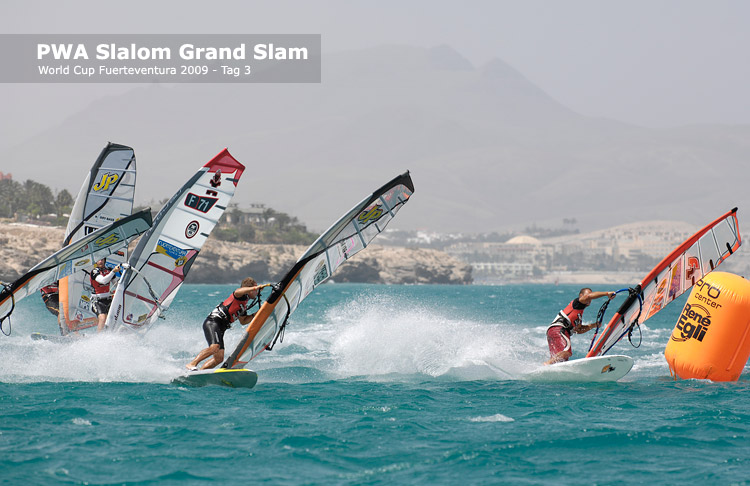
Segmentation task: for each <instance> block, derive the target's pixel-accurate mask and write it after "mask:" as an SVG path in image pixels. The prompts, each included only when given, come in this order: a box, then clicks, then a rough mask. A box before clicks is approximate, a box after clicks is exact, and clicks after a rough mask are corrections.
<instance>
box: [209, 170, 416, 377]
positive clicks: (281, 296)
mask: <svg viewBox="0 0 750 486" xmlns="http://www.w3.org/2000/svg"><path fill="white" fill-rule="evenodd" d="M413 193H414V185H413V183H412V180H411V176H410V175H409V172H408V171H407V172H405V173H404V174H402V175H400V176H398V177H396V178H395V179H393V180H392V181H390V182H388V183H387V184H385V185H384V186H383V187H381V188H379V189H378V190H376V191H375V192H373V193H372V195H370V196H367V197H366V198H365V199H363V200H362V202H360V203H359V204H357V205H356V206H354V207H353V208H352V209H351V210H350V211H349V212H347V213H346V214H345V215H344V216H342V217H341V219H339V220H338V221H336V222H335V223H334V224H333V225H332V226H331V227H330V228H329V229H328V230H327V231H326V232H325V233H323V234H322V235H321V236H320V237H319V238H318V239H317V240H316V241H315V242H314V243H313V244H312V245H311V246H310V248H308V249H307V251H305V253H304V254H303V255H302V256H301V257H300V259H299V260H297V263H296V264H295V265H294V266H293V267H292V269H291V270H289V272H288V273H287V274H286V275H285V276H284V278H283V279H282V280H281V281H280V282H279V283H277V284H276V285H275V286H274V290H273V291H272V292H271V294H270V295H269V297H268V300H266V301H265V302H264V303H263V304H262V305H261V307H260V309H259V310H258V312H257V313H256V314H255V317H253V320H252V321H251V322H250V324H249V325H248V326H247V328H246V331H245V334H243V336H242V339H241V340H240V343H239V344H238V345H237V347H236V348H235V350H234V351H233V352H232V354H231V355H230V356H229V358H227V360H226V361H225V362H224V364H223V365H222V367H223V368H242V367H244V365H245V364H246V363H247V362H248V361H249V360H251V359H253V358H254V357H255V356H257V355H258V354H259V353H260V352H261V351H263V350H265V349H272V348H273V346H274V345H275V343H276V340H277V339H279V338H280V337H282V336H283V332H284V329H285V327H286V324H287V322H288V319H289V316H290V315H291V314H292V313H293V312H294V311H295V310H296V309H297V307H298V306H299V304H300V302H302V300H303V299H304V298H305V297H307V296H308V295H309V294H310V292H312V291H313V290H315V288H316V287H317V286H318V285H320V284H322V283H323V282H325V281H326V280H328V279H329V278H330V277H331V275H332V274H333V272H334V271H336V269H337V268H338V267H339V266H340V265H341V264H343V263H344V262H345V261H347V260H348V259H349V258H351V257H352V256H354V255H355V254H357V253H358V252H359V251H360V250H363V249H364V248H365V247H366V246H367V245H368V244H369V243H370V241H372V239H373V238H375V237H376V236H377V235H378V234H380V233H381V232H383V230H385V227H386V226H387V225H388V223H389V222H390V221H391V220H392V219H393V218H394V217H395V216H396V213H397V212H398V211H399V210H400V209H401V207H402V206H403V205H404V204H406V203H407V202H408V201H409V198H410V197H411V195H412V194H413Z"/></svg>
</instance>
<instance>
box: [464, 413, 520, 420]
mask: <svg viewBox="0 0 750 486" xmlns="http://www.w3.org/2000/svg"><path fill="white" fill-rule="evenodd" d="M469 421H470V422H515V419H512V418H510V417H506V416H505V415H503V414H501V413H496V414H495V415H490V416H487V417H472V418H470V419H469Z"/></svg>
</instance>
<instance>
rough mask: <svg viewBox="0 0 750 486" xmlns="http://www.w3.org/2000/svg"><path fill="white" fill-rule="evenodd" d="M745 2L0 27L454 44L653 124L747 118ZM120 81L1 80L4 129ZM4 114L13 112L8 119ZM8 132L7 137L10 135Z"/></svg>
mask: <svg viewBox="0 0 750 486" xmlns="http://www.w3.org/2000/svg"><path fill="white" fill-rule="evenodd" d="M748 19H750V3H749V2H744V1H731V0H719V1H711V2H707V1H695V0H688V1H684V0H667V1H658V2H654V1H643V0H635V1H628V2H601V1H593V0H571V1H565V2H559V1H549V0H548V1H540V0H532V1H523V2H518V1H425V0H418V1H409V2H403V1H388V0H387V1H378V2H374V1H369V2H365V1H344V0H333V1H317V2H309V1H284V0H281V1H254V2H253V1H250V2H249V1H216V2H211V3H207V2H205V1H194V0H188V1H162V2H153V1H139V0H135V1H129V2H127V3H121V2H101V1H68V2H57V1H40V0H31V1H28V0H21V1H19V0H11V1H8V0H5V1H3V2H2V3H1V4H0V32H3V33H8V34H12V33H104V32H112V33H316V34H317V33H320V34H321V35H322V39H323V47H324V52H336V51H341V50H354V49H361V48H366V47H373V46H378V45H383V44H403V45H413V46H419V47H433V46H437V45H441V44H447V45H450V46H452V47H453V48H454V49H456V50H457V51H458V52H460V53H461V54H462V55H463V56H464V57H466V58H467V59H469V60H470V61H471V62H472V63H474V64H475V65H482V64H483V63H486V62H488V61H489V60H490V59H492V58H495V57H497V58H500V59H502V60H504V61H505V62H507V63H508V64H510V65H511V66H513V67H514V68H516V69H517V70H518V71H520V72H521V73H523V74H524V75H525V76H526V77H527V78H528V79H529V80H530V81H531V82H533V83H534V84H536V85H537V86H539V87H540V88H542V89H543V90H544V91H546V92H547V93H548V94H549V95H550V96H552V97H553V98H554V99H556V100H557V101H559V102H560V103H562V104H563V105H565V106H567V107H569V108H571V109H572V110H574V111H576V112H578V113H580V114H583V115H586V116H593V117H605V118H611V119H615V120H619V121H623V122H626V123H631V124H635V125H640V126H645V127H652V128H662V127H673V126H679V125H685V124H696V123H711V124H714V123H718V124H748V123H750V96H748V94H747V86H749V85H750V63H748V62H747V52H748V51H749V49H748V48H750V29H748V28H747V24H748ZM131 88H132V86H129V85H77V86H48V85H30V86H29V85H4V86H0V90H2V91H0V92H2V93H3V94H4V96H3V99H4V100H7V101H5V103H7V106H6V107H5V111H6V114H7V118H6V120H4V123H3V125H2V127H3V128H5V129H6V130H4V132H5V133H6V135H5V136H4V137H3V138H4V139H5V140H2V142H3V145H5V146H8V145H12V144H13V140H12V138H13V137H14V136H19V137H21V136H24V135H25V134H26V133H28V132H30V131H34V127H35V125H38V124H39V121H38V120H39V118H40V117H41V118H42V119H44V120H45V121H47V122H49V121H57V120H62V119H63V118H64V117H65V116H67V114H69V113H71V112H74V111H76V110H77V109H79V108H80V107H81V105H83V104H85V103H90V102H91V101H93V100H95V99H96V98H98V97H101V96H107V95H109V94H113V93H119V92H122V91H123V90H126V89H131ZM8 118H11V119H12V120H13V122H12V123H10V122H8ZM8 137H10V139H8Z"/></svg>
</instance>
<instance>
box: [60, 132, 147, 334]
mask: <svg viewBox="0 0 750 486" xmlns="http://www.w3.org/2000/svg"><path fill="white" fill-rule="evenodd" d="M135 176H136V164H135V152H134V151H133V149H132V148H130V147H127V146H125V145H118V144H116V143H108V144H107V146H106V147H104V149H103V150H102V152H101V153H100V154H99V157H98V158H97V159H96V162H94V165H93V167H91V170H90V171H89V173H88V174H86V178H85V179H84V181H83V185H82V186H81V190H80V191H79V192H78V196H77V197H76V201H75V204H74V205H73V209H72V210H71V212H70V219H69V220H68V228H67V230H66V233H65V240H64V241H63V246H65V245H68V244H70V243H73V242H75V241H78V240H80V239H81V238H83V237H84V236H86V235H88V234H91V233H92V232H94V231H96V230H98V229H99V228H103V227H105V226H107V225H110V224H112V223H113V222H115V221H117V220H118V219H121V218H125V217H127V216H130V214H131V213H132V212H133V198H134V196H135ZM127 256H128V248H127V246H124V247H122V248H121V249H120V250H119V251H117V252H115V253H113V254H112V255H111V256H110V257H109V258H108V259H107V266H109V267H115V266H117V265H119V264H120V263H123V262H126V261H127ZM58 288H59V291H58V292H59V297H58V298H59V313H58V324H59V325H60V333H61V334H62V335H63V336H64V335H66V334H68V333H69V332H71V331H79V330H81V329H85V328H88V327H93V326H96V315H95V314H94V312H93V311H92V310H91V302H90V295H91V292H92V289H91V285H90V281H89V276H88V274H87V273H86V272H76V273H74V274H72V275H69V276H67V277H64V278H62V279H60V282H59V284H58Z"/></svg>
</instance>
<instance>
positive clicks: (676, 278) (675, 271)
mask: <svg viewBox="0 0 750 486" xmlns="http://www.w3.org/2000/svg"><path fill="white" fill-rule="evenodd" d="M741 244H742V241H741V238H740V231H739V223H738V221H737V208H734V209H732V210H731V211H729V212H728V213H726V214H724V215H723V216H721V217H719V218H718V219H716V220H715V221H713V222H712V223H710V224H708V225H706V226H705V227H704V228H702V229H701V230H700V231H698V232H697V233H696V234H694V235H693V236H691V237H690V238H688V239H687V240H685V242H683V243H682V244H681V245H680V246H678V247H677V248H675V249H674V250H673V251H672V253H670V254H669V255H667V257H666V258H664V259H663V260H662V261H661V262H660V263H659V264H658V265H656V267H654V269H653V270H651V272H649V274H648V275H646V277H645V278H644V279H643V280H642V281H641V283H640V284H638V285H637V286H635V287H634V288H633V289H630V292H629V295H628V297H627V299H625V302H623V304H622V305H621V306H620V308H619V310H618V311H617V313H615V315H614V316H613V317H612V319H611V320H610V321H609V324H607V326H606V327H605V328H604V329H603V330H602V331H601V334H600V335H599V336H598V339H596V340H595V341H594V343H593V344H592V346H591V349H590V350H589V352H588V354H587V355H586V357H589V358H590V357H593V356H601V355H603V354H605V353H606V352H607V351H609V350H610V349H611V348H612V346H614V345H615V344H616V343H617V342H618V341H619V340H620V339H622V338H623V337H625V335H627V334H629V333H630V332H631V331H632V330H633V328H634V327H635V326H636V325H637V324H640V323H643V322H645V321H646V320H647V319H649V318H651V317H653V315H654V314H656V313H657V312H659V311H660V310H662V309H663V308H664V307H665V306H666V305H667V304H669V303H670V302H672V301H673V300H675V299H676V298H677V297H679V296H680V295H682V294H683V293H685V292H686V291H687V290H689V289H690V287H692V286H693V285H694V284H695V283H696V282H698V281H699V280H700V279H701V278H702V277H703V276H704V275H706V274H708V273H709V272H711V271H712V270H714V269H715V268H716V267H718V266H719V265H720V264H721V263H722V262H723V261H724V260H726V259H727V257H729V255H731V254H732V253H734V252H735V251H737V249H738V248H739V247H740V245H741Z"/></svg>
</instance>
